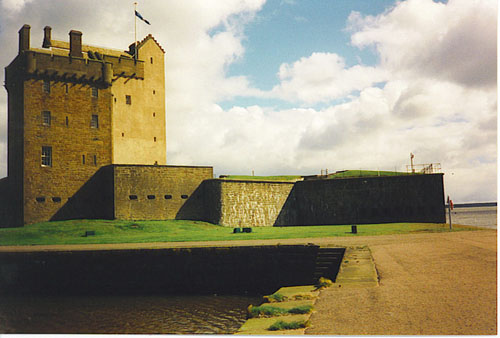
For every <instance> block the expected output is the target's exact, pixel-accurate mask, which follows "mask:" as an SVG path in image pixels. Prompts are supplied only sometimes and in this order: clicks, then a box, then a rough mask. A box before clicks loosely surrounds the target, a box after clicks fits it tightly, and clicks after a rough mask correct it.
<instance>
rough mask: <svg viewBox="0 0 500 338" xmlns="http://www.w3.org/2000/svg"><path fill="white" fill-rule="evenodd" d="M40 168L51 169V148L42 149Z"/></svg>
mask: <svg viewBox="0 0 500 338" xmlns="http://www.w3.org/2000/svg"><path fill="white" fill-rule="evenodd" d="M42 167H52V147H48V146H43V147H42Z"/></svg>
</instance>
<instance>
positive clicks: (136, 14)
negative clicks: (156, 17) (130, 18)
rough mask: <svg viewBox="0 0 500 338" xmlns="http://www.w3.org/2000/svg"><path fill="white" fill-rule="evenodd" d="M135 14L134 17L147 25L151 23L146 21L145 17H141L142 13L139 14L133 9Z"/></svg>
mask: <svg viewBox="0 0 500 338" xmlns="http://www.w3.org/2000/svg"><path fill="white" fill-rule="evenodd" d="M135 16H136V17H138V18H139V19H141V20H142V21H144V22H145V23H147V24H148V25H151V24H150V23H149V21H148V20H146V19H144V18H143V17H142V15H141V14H140V13H139V12H138V11H135Z"/></svg>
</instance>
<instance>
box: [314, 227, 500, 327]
mask: <svg viewBox="0 0 500 338" xmlns="http://www.w3.org/2000/svg"><path fill="white" fill-rule="evenodd" d="M356 242H358V243H356V244H362V243H363V244H367V245H368V246H369V248H370V249H371V251H372V255H373V258H374V261H375V265H376V268H377V270H378V273H379V277H380V286H378V287H371V288H360V289H332V288H331V289H327V290H325V291H322V293H321V295H320V298H319V300H318V301H317V303H316V305H315V308H316V313H314V314H313V315H312V317H311V324H312V327H311V328H309V329H307V330H306V333H307V334H314V335H321V334H328V335H363V334H369V335H387V334H392V335H421V334H425V335H456V334H458V335H464V334H490V335H494V334H496V333H497V236H496V231H473V232H469V231H464V232H457V233H449V234H421V235H402V236H379V237H371V238H368V237H365V238H357V239H356ZM352 244H354V243H352Z"/></svg>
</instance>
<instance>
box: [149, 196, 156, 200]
mask: <svg viewBox="0 0 500 338" xmlns="http://www.w3.org/2000/svg"><path fill="white" fill-rule="evenodd" d="M155 198H156V196H155V195H148V200H154V199H155Z"/></svg>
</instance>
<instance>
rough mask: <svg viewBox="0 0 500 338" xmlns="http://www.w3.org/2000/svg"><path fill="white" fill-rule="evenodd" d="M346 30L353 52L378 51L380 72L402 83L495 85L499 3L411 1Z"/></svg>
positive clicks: (355, 19) (358, 18)
mask: <svg viewBox="0 0 500 338" xmlns="http://www.w3.org/2000/svg"><path fill="white" fill-rule="evenodd" d="M348 26H349V28H350V30H351V31H352V32H353V34H352V37H351V42H352V44H353V45H354V46H358V47H360V48H362V47H366V46H373V47H375V48H376V50H377V52H378V53H379V55H380V60H381V67H383V68H386V69H387V70H388V71H390V72H392V73H395V75H399V76H401V77H402V78H408V77H411V76H416V77H421V76H422V75H425V76H427V77H429V78H433V79H436V80H447V81H452V82H455V83H458V84H461V85H465V86H468V87H483V86H489V87H492V86H495V85H496V74H497V71H496V67H497V47H496V40H497V38H496V36H497V2H496V1H495V0H485V1H468V0H450V1H449V2H448V3H447V4H443V3H438V2H434V1H432V0H408V1H404V2H400V3H398V4H397V5H396V6H395V7H394V8H392V9H391V10H390V11H388V12H386V13H382V14H380V15H378V16H375V17H374V16H365V17H363V16H362V15H361V14H360V13H358V12H353V13H351V15H350V16H349V19H348Z"/></svg>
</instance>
